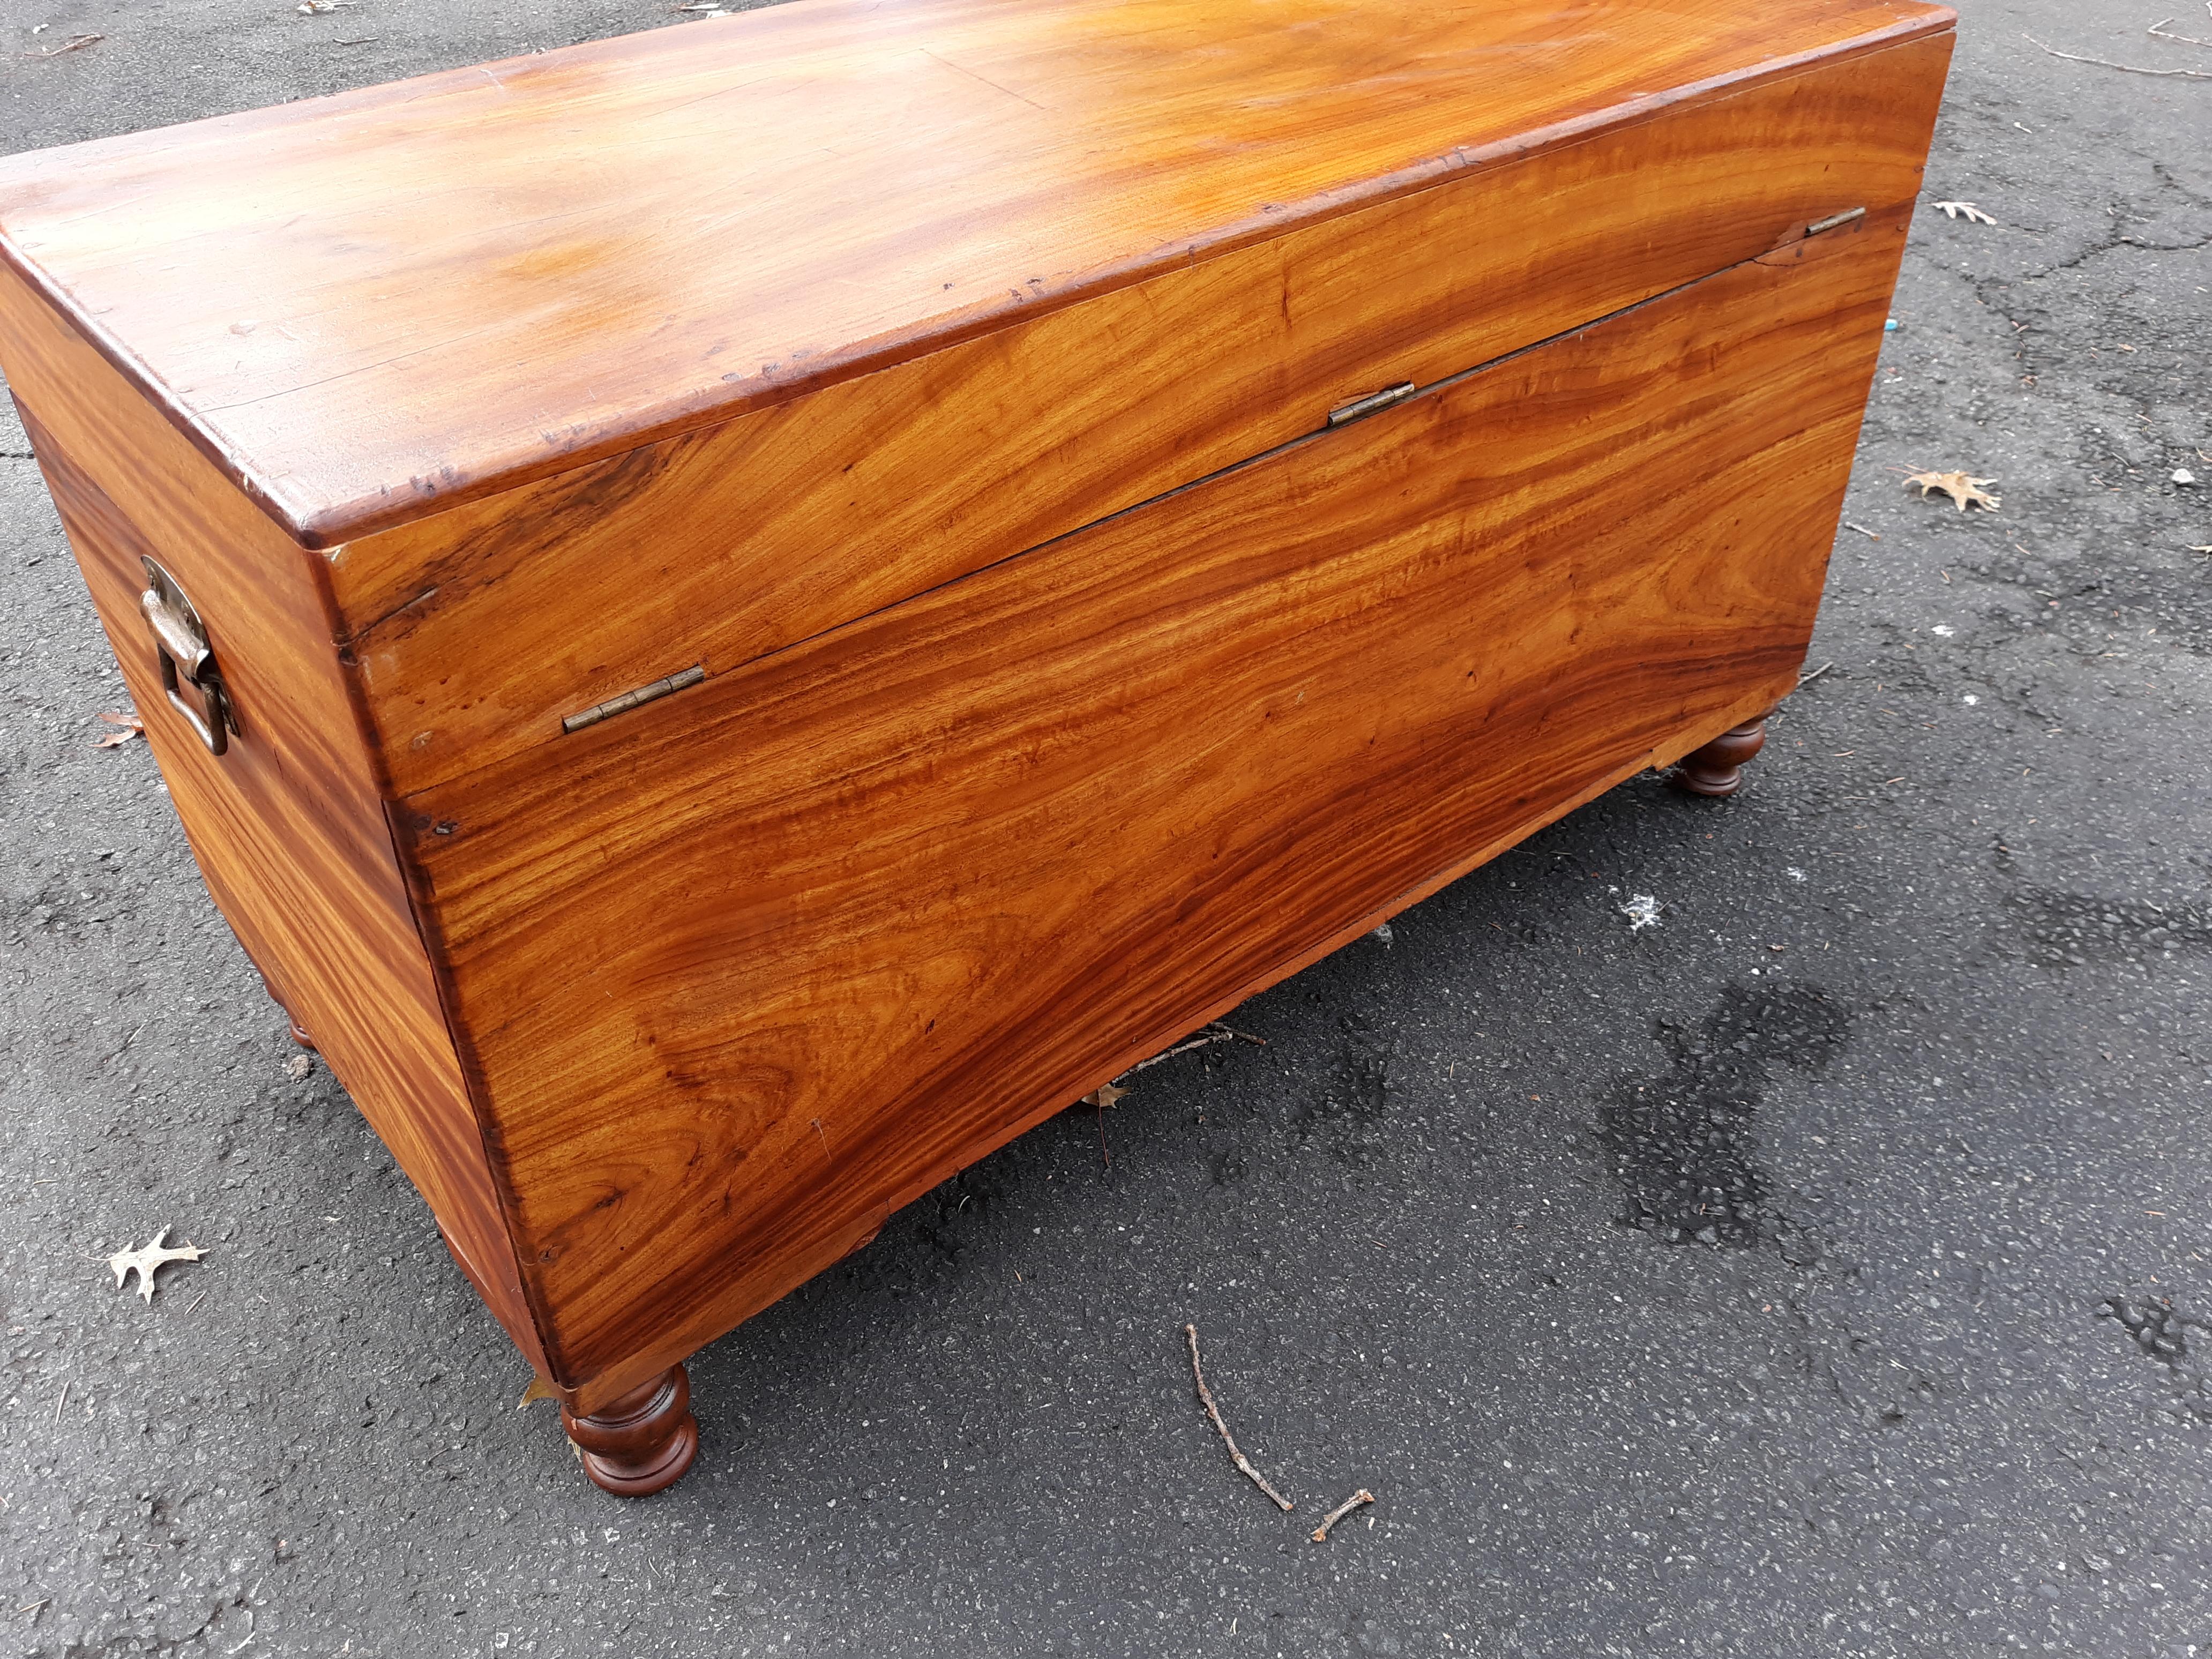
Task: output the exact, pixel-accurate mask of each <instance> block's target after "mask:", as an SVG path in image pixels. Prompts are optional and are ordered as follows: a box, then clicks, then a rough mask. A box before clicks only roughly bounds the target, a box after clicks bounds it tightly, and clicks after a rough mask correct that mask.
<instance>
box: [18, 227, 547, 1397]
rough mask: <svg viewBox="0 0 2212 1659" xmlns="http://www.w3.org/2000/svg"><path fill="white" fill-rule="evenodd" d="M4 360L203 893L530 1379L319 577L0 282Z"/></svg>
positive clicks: (33, 303)
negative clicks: (225, 716) (162, 591)
mask: <svg viewBox="0 0 2212 1659" xmlns="http://www.w3.org/2000/svg"><path fill="white" fill-rule="evenodd" d="M0 360H4V362H5V364H6V368H7V372H8V377H9V383H10V386H11V389H12V390H13V392H14V393H15V398H16V399H17V402H18V405H19V407H20V408H21V410H22V412H23V416H24V425H25V428H27V430H28V431H29V432H30V434H31V435H32V441H33V446H34V447H35V448H36V451H37V453H38V459H39V463H40V468H41V470H42V471H43V472H44V474H45V477H46V483H47V486H48V488H49V489H50V490H51V492H52V495H53V499H54V502H55V505H56V507H58V510H59V512H60V514H61V518H62V523H63V526H64V529H65V530H66V531H67V532H68V535H69V540H70V547H71V548H72V550H74V551H75V553H76V558H77V562H78V565H79V567H80V568H81V569H82V572H83V574H84V579H85V584H86V586H88V588H89V589H90V591H91V594H92V599H93V602H94V605H95V606H96V607H97V608H98V611H99V613H100V623H101V625H102V627H103V628H104V629H106V633H107V637H108V641H109V643H110V644H111V645H112V647H114V650H115V654H116V660H117V662H118V664H119V665H120V666H121V668H122V671H123V677H124V679H125V682H126V684H128V685H129V686H130V688H131V696H132V697H133V698H134V700H135V702H136V704H137V708H138V711H139V713H140V714H142V715H143V717H144V720H145V723H146V739H147V742H148V743H149V744H150V745H151V747H152V749H153V750H154V753H155V757H156V759H157V760H158V761H159V763H160V764H161V775H162V777H163V780H164V781H166V782H167V785H168V788H169V793H170V798H171V799H172V800H173V802H174V803H175V805H176V809H177V815H178V817H179V818H180V819H181V820H182V822H183V824H184V829H185V836H186V838H187V839H188V840H189V842H191V848H192V853H193V855H194V857H195V858H196V859H197V861H198V863H199V866H200V871H201V873H202V875H203V876H204V878H206V881H207V884H208V889H209V891H210V893H211V894H212V895H213V896H214V897H215V900H216V904H217V906H218V907H219V908H221V909H222V913H223V915H224V917H225V918H226V919H227V920H228V921H229V923H230V925H231V927H232V928H233V929H234V931H235V932H236V933H237V934H238V937H239V940H240V943H241V944H242V945H244V946H245V947H246V954H247V955H248V956H249V957H252V960H253V963H254V965H255V966H256V968H258V969H259V970H260V972H261V974H262V975H263V977H264V979H266V980H267V981H268V982H269V986H270V990H271V991H272V992H273V993H274V994H276V997H277V998H278V999H279V1000H281V1001H282V1002H283V1004H284V1006H286V1007H287V1008H288V1009H289V1010H290V1011H291V1012H292V1015H293V1017H294V1018H295V1019H297V1020H298V1021H299V1022H300V1023H301V1024H302V1025H304V1026H305V1027H306V1028H307V1030H308V1031H309V1032H310V1033H311V1034H312V1035H313V1037H314V1039H315V1043H316V1046H317V1048H318V1049H319V1051H320V1053H321V1054H322V1055H323V1057H324V1059H325V1060H326V1061H327V1062H328V1064H329V1065H330V1067H331V1071H332V1072H333V1073H335V1074H336V1075H337V1078H338V1079H339V1080H340V1081H341V1082H343V1084H344V1085H346V1088H347V1091H348V1092H349V1094H351V1096H352V1097H353V1098H354V1100H355V1102H356V1103H357V1104H358V1105H359V1107H360V1108H361V1110H362V1115H363V1116H365V1117H366V1118H368V1121H369V1122H370V1123H371V1125H373V1126H374V1128H375V1129H376V1132H377V1133H378V1134H379V1135H380V1137H381V1138H382V1139H383V1141H384V1143H385V1145H386V1146H388V1147H390V1148H391V1150H392V1156H393V1157H394V1158H396V1159H397V1160H398V1163H399V1164H400V1167H401V1168H402V1169H403V1170H405V1171H406V1173H407V1176H408V1177H409V1179H410V1180H411V1181H413V1182H414V1183H415V1185H416V1188H417V1189H418V1190H420V1191H421V1192H422V1195H423V1196H424V1198H426V1199H427V1200H428V1201H429V1204H430V1206H431V1208H432V1209H433V1210H434V1211H435V1212H436V1214H437V1216H438V1218H439V1221H440V1223H441V1225H442V1226H443V1227H444V1229H445V1231H446V1233H447V1238H448V1240H449V1242H450V1243H452V1244H453V1249H454V1253H455V1255H457V1256H459V1258H460V1259H461V1261H462V1263H463V1265H464V1267H466V1268H467V1270H468V1272H469V1275H470V1277H471V1279H473V1280H474V1281H475V1282H476V1284H477V1287H478V1289H479V1290H480V1291H482V1292H483V1296H484V1298H485V1300H486V1301H487V1302H488V1303H489V1304H490V1305H491V1307H492V1309H493V1310H494V1312H495V1313H496V1314H497V1315H498V1316H499V1317H500V1319H501V1322H502V1323H503V1324H504V1325H506V1327H507V1329H508V1331H509V1332H510V1333H511V1334H513V1336H514V1338H515V1340H516V1342H517V1344H518V1346H520V1347H521V1348H522V1349H523V1352H525V1354H526V1355H527V1356H530V1357H532V1359H533V1362H534V1361H535V1360H536V1358H537V1342H536V1335H535V1331H534V1326H533V1322H532V1319H531V1317H530V1315H529V1311H528V1309H527V1308H526V1305H525V1304H524V1301H523V1297H522V1290H521V1284H520V1279H519V1277H518V1275H517V1273H516V1272H515V1268H514V1261H513V1247H512V1245H511V1244H510V1243H509V1242H508V1240H507V1233H506V1228H505V1223H504V1221H503V1219H502V1218H501V1214H500V1211H499V1206H498V1201H497V1199H496V1196H495V1192H494V1189H493V1187H492V1184H491V1179H490V1173H489V1168H488V1166H487V1164H486V1161H485V1158H484V1152H483V1141H482V1137H481V1133H480V1132H479V1130H478V1127H477V1122H476V1119H475V1116H474V1115H473V1113H472V1111H471V1108H470V1105H469V1101H468V1095H467V1091H466V1090H465V1087H464V1085H463V1080H462V1075H461V1070H460V1066H459V1061H458V1060H457V1058H456V1055H455V1052H454V1048H453V1042H452V1041H451V1039H450V1037H449V1036H448V1035H447V1028H446V1023H445V1018H444V1014H443V1012H442V1011H441V1007H440V1004H439V998H438V993H437V987H436V986H435V983H434V981H433V978H432V971H431V967H430V963H429V959H428V956H427V955H426V954H425V952H424V951H423V948H422V941H421V939H420V938H419V936H418V935H417V933H416V928H415V924H414V919H413V915H412V912H411V909H410V903H409V900H408V896H407V892H406V889H405V886H404V882H403V881H402V879H401V877H400V873H399V868H398V861H397V859H396V855H395V853H394V850H393V847H392V834H391V829H390V826H389V823H388V821H387V819H386V815H385V811H384V808H383V801H382V797H381V795H380V793H379V792H378V790H377V788H376V787H375V784H374V779H373V777H372V774H371V769H370V764H369V756H368V750H367V748H366V747H365V745H364V743H363V738H362V732H361V730H360V728H359V726H358V724H357V722H356V717H355V715H354V713H353V710H352V707H351V705H350V704H349V701H348V696H347V692H346V688H345V686H344V684H343V681H342V679H341V678H340V671H339V663H338V653H337V647H336V645H335V644H334V643H333V642H332V640H331V616H330V611H329V607H328V605H327V601H326V599H325V598H324V596H323V595H322V594H321V593H320V592H319V591H318V589H317V586H316V584H315V581H314V578H313V568H312V563H311V561H312V559H313V555H310V554H308V553H307V552H306V551H305V550H301V549H300V548H298V547H296V546H294V545H292V544H290V543H289V542H288V541H287V540H286V539H285V538H283V535H282V534H281V533H280V532H277V531H276V528H275V526H272V525H271V524H270V522H269V521H268V520H266V519H265V518H264V517H263V516H262V515H261V513H259V512H258V510H257V509H255V508H254V507H253V506H252V504H251V503H250V502H248V501H246V500H245V499H244V498H243V497H242V496H240V495H238V494H237V492H236V491H235V490H234V489H231V488H230V487H229V486H228V484H226V483H224V482H223V481H222V479H221V478H220V477H217V476H216V473H215V471H214V470H213V468H212V467H210V465H209V464H208V463H207V462H206V460H205V459H204V458H202V457H201V456H200V454H199V453H197V451H196V450H194V449H193V448H192V447H191V446H190V445H188V444H186V443H185V441H184V440H183V439H182V438H181V437H179V435H177V433H176V432H175V431H174V430H173V428H170V427H169V426H168V425H167V423H166V422H163V421H162V420H161V417H160V416H158V415H157V414H155V412H154V411H153V410H150V409H149V408H147V407H146V405H145V404H143V401H142V400H141V399H140V398H138V396H137V393H136V392H134V391H132V390H131V387H129V386H126V385H125V383H124V382H123V381H122V380H121V379H120V378H119V377H118V376H117V375H116V374H115V373H114V372H113V371H112V369H111V368H109V367H108V365H107V364H106V362H105V361H104V360H102V359H101V358H100V356H98V355H97V354H96V353H94V352H93V351H92V350H91V349H89V348H88V347H87V346H86V345H85V344H84V343H83V342H82V340H81V339H79V338H78V337H76V335H75V334H73V333H72V332H70V331H69V330H68V329H67V328H66V327H65V326H64V325H63V324H62V323H61V322H60V321H59V319H57V318H55V317H54V315H53V314H52V313H51V312H50V311H48V310H47V309H46V307H45V306H44V305H43V303H42V302H40V301H39V300H37V299H36V298H35V297H33V295H30V294H29V293H28V292H27V291H26V290H25V289H22V288H21V286H20V285H19V284H18V283H16V282H15V278H14V277H13V276H10V275H9V274H8V273H7V272H6V271H5V270H0ZM142 556H151V557H153V558H155V559H156V560H157V561H159V562H160V563H161V565H162V566H163V567H164V568H166V569H167V570H168V571H169V572H170V573H171V574H173V576H174V577H175V578H176V579H177V580H178V581H179V582H180V583H181V584H182V586H183V587H184V589H185V592H186V593H187V594H188V595H189V596H190V598H191V601H192V603H193V605H195V607H196V608H197V611H199V613H200V616H201V617H202V619H203V620H204V622H205V623H206V624H207V627H208V630H209V634H210V638H211V640H212V641H213V644H214V647H215V658H216V665H217V666H218V667H219V668H220V669H221V671H222V674H223V677H224V678H225V681H226V683H227V684H228V689H229V691H230V693H231V696H232V700H233V702H234V704H235V706H236V709H237V713H238V723H239V727H240V730H239V731H238V732H237V733H236V734H235V735H234V736H233V737H232V738H231V739H230V743H229V748H228V752H227V753H225V754H223V755H222V756H221V757H216V756H215V755H213V754H210V752H209V751H208V750H207V749H206V748H205V747H204V744H202V743H201V741H200V739H199V738H197V736H195V735H194V734H193V732H191V730H190V728H189V727H188V726H186V725H185V722H184V720H183V719H182V718H181V717H180V716H179V715H178V714H176V713H175V712H174V711H173V710H172V709H171V708H169V707H168V706H167V700H166V696H165V693H164V689H163V686H162V684H161V679H160V678H159V670H158V668H157V666H156V663H157V659H156V657H155V647H154V643H153V637H152V635H151V634H150V633H149V629H148V626H147V623H146V619H145V617H144V615H143V612H142V611H141V608H140V603H139V595H140V593H141V592H142V591H143V589H144V588H145V587H146V586H147V577H146V574H145V572H144V570H143V568H142V567H141V565H140V563H139V560H140V558H141V557H142Z"/></svg>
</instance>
